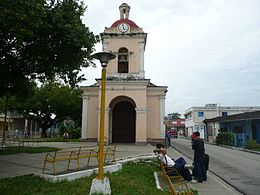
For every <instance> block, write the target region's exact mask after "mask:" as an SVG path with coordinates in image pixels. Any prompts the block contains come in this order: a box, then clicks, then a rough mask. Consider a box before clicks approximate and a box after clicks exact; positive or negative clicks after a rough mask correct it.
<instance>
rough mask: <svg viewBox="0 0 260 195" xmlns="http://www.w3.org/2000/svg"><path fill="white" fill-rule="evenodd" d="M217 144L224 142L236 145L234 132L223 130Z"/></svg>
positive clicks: (218, 136) (224, 143)
mask: <svg viewBox="0 0 260 195" xmlns="http://www.w3.org/2000/svg"><path fill="white" fill-rule="evenodd" d="M216 144H217V145H219V144H223V145H229V146H233V145H234V133H232V132H230V133H228V132H221V133H219V134H218V135H217V138H216Z"/></svg>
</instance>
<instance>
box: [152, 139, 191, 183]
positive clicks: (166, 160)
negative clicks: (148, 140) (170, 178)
mask: <svg viewBox="0 0 260 195" xmlns="http://www.w3.org/2000/svg"><path fill="white" fill-rule="evenodd" d="M154 153H155V155H156V156H157V158H158V159H159V160H160V161H161V162H162V163H163V164H164V165H165V166H167V168H168V169H169V170H170V169H171V168H175V169H176V170H177V171H178V172H179V173H180V175H181V176H182V177H183V179H184V180H187V181H191V182H196V181H194V180H192V177H191V174H190V171H189V170H188V169H186V168H185V166H186V165H187V162H186V161H185V159H184V158H183V157H180V158H178V159H176V160H173V159H172V158H170V157H169V156H168V155H167V154H166V149H165V146H164V145H163V144H157V145H156V149H155V150H154Z"/></svg>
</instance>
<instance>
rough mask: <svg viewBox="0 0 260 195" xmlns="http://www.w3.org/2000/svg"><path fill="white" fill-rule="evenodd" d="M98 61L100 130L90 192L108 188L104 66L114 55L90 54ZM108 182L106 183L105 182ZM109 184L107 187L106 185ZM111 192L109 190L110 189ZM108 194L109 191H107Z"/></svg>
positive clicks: (104, 191)
mask: <svg viewBox="0 0 260 195" xmlns="http://www.w3.org/2000/svg"><path fill="white" fill-rule="evenodd" d="M90 57H91V58H94V59H97V60H99V61H100V63H101V66H102V81H101V105H100V106H101V108H100V132H99V154H98V155H99V157H98V177H97V179H94V180H93V182H92V185H91V190H90V194H92V193H105V194H107V193H108V191H109V190H110V185H109V180H108V179H106V180H104V168H103V166H104V124H105V122H104V118H105V117H104V116H105V98H106V68H107V64H108V62H109V61H110V60H112V59H114V58H115V57H116V55H115V54H112V53H110V52H98V53H95V54H93V55H92V56H90ZM107 182H108V183H107ZM108 186H109V187H108ZM108 188H109V189H108ZM110 193H111V190H110ZM108 194H109V193H108Z"/></svg>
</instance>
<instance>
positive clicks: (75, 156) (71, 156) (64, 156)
mask: <svg viewBox="0 0 260 195" xmlns="http://www.w3.org/2000/svg"><path fill="white" fill-rule="evenodd" d="M115 151H116V145H114V146H105V147H104V162H105V161H106V159H107V157H108V156H112V158H113V160H112V162H115V161H116V159H115ZM98 154H99V149H98V148H91V147H79V148H77V149H73V148H70V149H67V150H60V151H56V152H54V154H53V153H47V154H46V157H45V159H44V165H43V173H44V171H45V167H46V164H47V163H51V164H52V165H53V174H54V175H56V168H55V164H56V162H58V161H68V164H67V170H69V169H70V162H71V160H76V161H77V165H78V167H77V168H78V170H80V160H81V159H88V161H87V166H89V162H90V159H91V158H96V159H97V161H98Z"/></svg>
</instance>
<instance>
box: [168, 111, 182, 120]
mask: <svg viewBox="0 0 260 195" xmlns="http://www.w3.org/2000/svg"><path fill="white" fill-rule="evenodd" d="M180 117H181V114H179V113H178V112H173V113H171V114H168V119H170V120H172V119H179V118H180Z"/></svg>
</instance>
